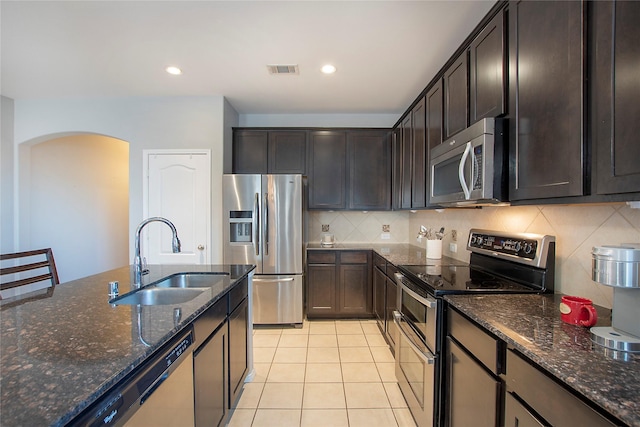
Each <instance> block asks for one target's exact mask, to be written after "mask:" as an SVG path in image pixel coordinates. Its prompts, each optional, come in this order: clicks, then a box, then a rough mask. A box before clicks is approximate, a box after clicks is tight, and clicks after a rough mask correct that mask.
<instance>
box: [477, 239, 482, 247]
mask: <svg viewBox="0 0 640 427" xmlns="http://www.w3.org/2000/svg"><path fill="white" fill-rule="evenodd" d="M478 246H482V237H478Z"/></svg>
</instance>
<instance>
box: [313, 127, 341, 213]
mask: <svg viewBox="0 0 640 427" xmlns="http://www.w3.org/2000/svg"><path fill="white" fill-rule="evenodd" d="M309 152H310V153H309V156H310V157H309V209H344V208H345V207H346V204H347V197H346V178H347V139H346V134H345V133H344V132H336V131H314V132H311V134H310V135H309Z"/></svg>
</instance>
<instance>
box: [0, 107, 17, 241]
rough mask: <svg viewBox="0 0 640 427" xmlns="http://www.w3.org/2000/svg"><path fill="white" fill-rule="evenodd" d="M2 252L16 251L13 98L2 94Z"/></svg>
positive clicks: (0, 201) (0, 138)
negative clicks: (14, 237) (14, 238)
mask: <svg viewBox="0 0 640 427" xmlns="http://www.w3.org/2000/svg"><path fill="white" fill-rule="evenodd" d="M0 102H1V103H0V132H1V133H0V253H10V252H14V250H15V247H14V240H13V229H14V227H13V195H14V190H13V184H14V178H13V170H14V168H13V163H14V153H15V149H14V138H13V100H12V99H10V98H7V97H5V96H0Z"/></svg>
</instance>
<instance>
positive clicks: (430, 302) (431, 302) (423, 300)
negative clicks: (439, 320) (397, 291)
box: [395, 273, 438, 308]
mask: <svg viewBox="0 0 640 427" xmlns="http://www.w3.org/2000/svg"><path fill="white" fill-rule="evenodd" d="M395 276H396V283H398V285H400V287H401V288H402V290H403V291H404V292H406V293H408V294H409V295H411V297H412V298H414V299H415V300H416V301H419V302H420V303H422V304H424V305H425V306H427V307H428V308H437V307H438V301H436V300H435V299H433V298H429V297H428V296H427V297H423V296H422V295H418V294H417V293H415V292H414V291H413V290H411V289H409V288H408V287H407V286H406V285H405V284H404V283H402V279H404V275H402V274H400V273H396V274H395Z"/></svg>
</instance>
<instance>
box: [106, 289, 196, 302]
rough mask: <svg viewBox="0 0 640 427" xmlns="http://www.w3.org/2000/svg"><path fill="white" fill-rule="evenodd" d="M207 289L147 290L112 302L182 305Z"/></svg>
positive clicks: (141, 290)
mask: <svg viewBox="0 0 640 427" xmlns="http://www.w3.org/2000/svg"><path fill="white" fill-rule="evenodd" d="M204 291H205V289H196V288H191V289H183V288H156V287H153V288H146V289H140V290H139V291H137V292H134V293H132V294H130V295H127V296H125V297H123V298H121V299H118V300H116V301H113V302H111V303H112V304H115V305H169V304H182V303H184V302H187V301H190V300H192V299H194V298H195V297H197V296H198V295H200V294H201V293H202V292H204Z"/></svg>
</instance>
